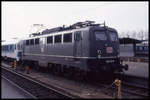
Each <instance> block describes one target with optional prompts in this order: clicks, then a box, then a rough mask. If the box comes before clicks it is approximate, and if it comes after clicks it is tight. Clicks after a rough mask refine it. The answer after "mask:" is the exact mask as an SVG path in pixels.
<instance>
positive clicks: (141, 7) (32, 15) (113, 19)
mask: <svg viewBox="0 0 150 100" xmlns="http://www.w3.org/2000/svg"><path fill="white" fill-rule="evenodd" d="M1 4H2V17H1V18H2V40H10V39H11V38H14V37H18V38H22V37H24V36H27V35H28V34H29V33H30V32H34V31H35V29H36V28H35V27H34V28H33V27H32V25H33V24H44V25H45V26H46V27H47V28H51V27H55V26H62V25H71V24H73V23H76V22H79V21H85V20H92V21H96V23H103V22H104V21H105V22H106V25H108V26H110V27H113V28H115V29H117V30H118V32H119V35H120V36H121V35H124V34H120V33H121V32H124V31H133V30H135V31H139V30H146V31H148V25H149V23H148V22H149V18H148V17H149V16H148V2H2V3H1Z"/></svg>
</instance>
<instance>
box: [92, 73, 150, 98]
mask: <svg viewBox="0 0 150 100" xmlns="http://www.w3.org/2000/svg"><path fill="white" fill-rule="evenodd" d="M116 78H118V79H120V80H121V81H122V82H121V96H122V98H149V87H148V86H149V85H148V83H149V82H148V79H146V78H143V77H136V76H130V75H123V76H122V74H121V75H120V74H117V75H115V76H114V79H116ZM94 84H97V85H98V86H100V87H101V88H103V92H104V93H106V94H107V95H110V96H113V97H114V95H116V94H114V93H115V92H116V93H117V87H116V86H115V84H99V83H94ZM105 90H107V92H105Z"/></svg>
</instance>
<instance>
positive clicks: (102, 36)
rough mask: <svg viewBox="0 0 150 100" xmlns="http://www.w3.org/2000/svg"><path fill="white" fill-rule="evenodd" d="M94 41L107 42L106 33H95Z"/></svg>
mask: <svg viewBox="0 0 150 100" xmlns="http://www.w3.org/2000/svg"><path fill="white" fill-rule="evenodd" d="M95 37H96V41H105V40H107V37H106V33H105V32H103V31H95Z"/></svg>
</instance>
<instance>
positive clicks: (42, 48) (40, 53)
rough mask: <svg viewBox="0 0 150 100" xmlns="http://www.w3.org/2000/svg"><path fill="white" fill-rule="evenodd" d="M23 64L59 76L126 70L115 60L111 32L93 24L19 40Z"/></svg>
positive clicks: (116, 49) (114, 35) (115, 40)
mask: <svg viewBox="0 0 150 100" xmlns="http://www.w3.org/2000/svg"><path fill="white" fill-rule="evenodd" d="M23 42H24V45H23V56H22V60H23V62H24V64H29V65H30V66H34V67H36V68H37V69H38V67H39V66H40V67H48V68H50V69H51V71H54V72H61V73H74V72H75V73H87V72H92V73H114V72H117V71H118V72H120V71H122V70H123V69H125V70H127V69H128V66H127V65H123V64H122V63H121V61H120V58H119V52H120V51H119V38H118V33H117V31H116V30H115V29H114V28H110V27H108V26H105V24H95V22H94V21H85V22H78V23H75V24H73V25H70V26H68V27H65V26H63V27H56V28H53V29H46V30H44V31H42V32H41V33H34V34H31V35H30V37H29V38H27V39H24V40H23Z"/></svg>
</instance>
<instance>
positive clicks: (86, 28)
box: [23, 26, 117, 40]
mask: <svg viewBox="0 0 150 100" xmlns="http://www.w3.org/2000/svg"><path fill="white" fill-rule="evenodd" d="M92 29H99V30H104V29H107V30H110V31H116V32H117V30H116V29H114V28H111V27H108V26H105V27H102V26H87V27H82V28H76V29H72V30H64V31H59V32H57V31H56V32H53V33H49V34H41V35H38V36H33V37H27V38H24V39H23V40H27V39H35V38H42V37H47V36H53V35H60V34H65V33H73V32H75V31H89V30H92Z"/></svg>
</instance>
